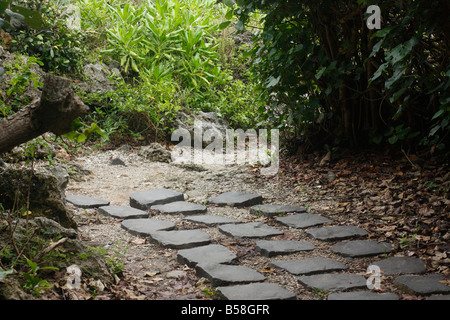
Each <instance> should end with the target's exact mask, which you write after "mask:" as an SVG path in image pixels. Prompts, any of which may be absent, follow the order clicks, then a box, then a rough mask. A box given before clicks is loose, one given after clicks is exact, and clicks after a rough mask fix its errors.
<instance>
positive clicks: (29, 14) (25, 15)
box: [0, 0, 42, 30]
mask: <svg viewBox="0 0 450 320" xmlns="http://www.w3.org/2000/svg"><path fill="white" fill-rule="evenodd" d="M11 2H12V1H11V0H9V1H0V15H3V16H4V18H5V19H2V18H0V29H1V28H2V27H5V28H8V27H11V26H12V25H14V23H13V20H14V19H16V20H17V18H15V17H19V20H20V21H22V22H23V24H25V25H27V26H28V27H30V28H33V29H36V30H38V29H40V28H41V27H42V17H41V15H40V14H39V12H37V11H34V10H30V9H28V8H25V7H21V6H17V5H14V6H12V7H11V10H10V11H11V12H12V13H11V12H9V9H8V6H9V5H10V4H11ZM18 2H19V4H21V3H22V2H24V1H18ZM25 2H26V1H25ZM14 16H15V17H14ZM8 20H9V22H8Z"/></svg>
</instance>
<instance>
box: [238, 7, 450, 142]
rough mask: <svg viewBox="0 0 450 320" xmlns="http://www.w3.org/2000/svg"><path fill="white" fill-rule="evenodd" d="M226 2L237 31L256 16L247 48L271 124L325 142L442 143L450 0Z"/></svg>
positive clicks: (449, 80) (448, 98)
mask: <svg viewBox="0 0 450 320" xmlns="http://www.w3.org/2000/svg"><path fill="white" fill-rule="evenodd" d="M373 4H377V5H379V6H380V8H381V16H382V20H383V24H382V26H383V29H381V30H378V31H376V30H371V29H369V28H368V27H367V25H366V23H365V22H366V21H365V20H364V19H366V18H367V17H366V15H365V12H366V9H367V7H368V6H369V5H373ZM230 8H233V9H230V10H232V11H233V12H234V13H235V14H236V15H237V16H238V18H239V23H238V24H237V25H236V28H237V29H238V30H240V31H243V30H244V28H245V27H247V26H248V27H249V30H250V31H252V32H253V31H254V30H255V29H254V28H252V27H253V25H252V24H251V19H250V16H251V15H252V13H253V12H262V13H263V14H264V20H263V21H264V24H263V26H262V29H256V30H257V31H256V35H257V37H258V38H257V41H255V42H254V46H253V48H251V50H250V51H249V52H250V54H251V56H252V58H253V64H252V65H253V70H254V72H255V74H256V75H257V76H258V77H259V78H260V79H261V82H262V89H263V91H264V94H265V95H264V97H265V99H266V100H267V101H270V102H271V108H272V109H274V110H267V109H266V112H265V114H266V116H267V119H268V120H269V121H270V122H271V123H272V124H273V125H274V126H281V127H284V128H286V129H287V130H290V131H292V136H296V137H297V136H303V137H304V139H305V140H310V137H311V136H317V137H320V138H322V137H325V139H326V137H328V139H331V140H332V141H328V142H327V143H328V144H332V143H334V142H335V141H345V142H346V143H348V144H353V145H355V144H366V143H370V142H377V143H380V142H382V141H386V142H388V143H389V144H396V143H407V142H408V143H411V144H413V145H414V144H416V145H417V144H418V143H419V142H421V143H422V144H425V145H426V144H430V143H431V144H436V143H440V142H439V141H444V140H448V137H449V136H448V133H445V132H446V130H447V131H448V129H449V128H450V125H449V122H450V110H448V104H449V102H450V90H449V88H450V77H449V73H450V64H449V53H448V52H449V51H448V41H446V36H445V35H446V29H445V27H444V26H445V25H448V22H447V20H448V17H447V14H443V13H442V12H443V11H444V12H446V11H445V8H447V9H450V8H449V7H448V4H447V5H443V3H442V2H441V1H437V0H418V1H413V2H408V5H407V6H404V5H402V4H401V3H400V2H398V3H397V2H389V4H387V3H383V2H381V3H380V2H379V1H378V2H377V1H369V0H358V1H356V2H351V1H350V2H349V1H326V4H325V2H324V3H323V4H322V3H319V2H317V1H313V0H302V1H293V0H276V1H265V0H239V1H236V5H235V6H234V7H231V3H230ZM447 11H448V10H447ZM308 135H309V136H308ZM429 137H432V141H431V140H430V139H429ZM421 138H422V140H421ZM319 140H320V141H322V140H321V139H319ZM447 146H448V145H447Z"/></svg>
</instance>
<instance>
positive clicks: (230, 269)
mask: <svg viewBox="0 0 450 320" xmlns="http://www.w3.org/2000/svg"><path fill="white" fill-rule="evenodd" d="M195 271H196V273H197V275H198V276H199V277H204V278H207V279H209V281H211V284H212V285H213V286H214V287H216V286H222V285H228V284H239V283H248V282H258V281H264V280H265V279H266V277H264V276H263V275H262V274H261V273H259V272H257V271H255V270H253V269H251V268H248V267H245V266H241V265H230V264H218V263H209V264H206V263H205V264H203V263H199V264H197V265H196V267H195Z"/></svg>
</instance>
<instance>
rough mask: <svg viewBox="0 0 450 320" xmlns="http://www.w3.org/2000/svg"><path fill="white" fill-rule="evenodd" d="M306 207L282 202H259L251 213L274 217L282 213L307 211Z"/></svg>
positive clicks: (252, 208)
mask: <svg viewBox="0 0 450 320" xmlns="http://www.w3.org/2000/svg"><path fill="white" fill-rule="evenodd" d="M305 211H306V208H305V207H298V206H290V205H282V204H258V205H256V206H253V207H251V208H250V213H251V214H255V215H263V216H266V217H274V216H278V215H280V214H286V213H297V212H305Z"/></svg>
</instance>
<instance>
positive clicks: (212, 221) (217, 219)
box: [184, 215, 240, 226]
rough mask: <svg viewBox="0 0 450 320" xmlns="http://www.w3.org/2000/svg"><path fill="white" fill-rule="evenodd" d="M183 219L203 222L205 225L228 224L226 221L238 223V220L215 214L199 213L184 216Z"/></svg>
mask: <svg viewBox="0 0 450 320" xmlns="http://www.w3.org/2000/svg"><path fill="white" fill-rule="evenodd" d="M184 220H187V221H191V222H195V223H200V224H205V225H207V226H213V225H220V224H228V223H240V221H238V220H235V219H231V218H226V217H221V216H215V215H201V216H193V217H186V218H184Z"/></svg>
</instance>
